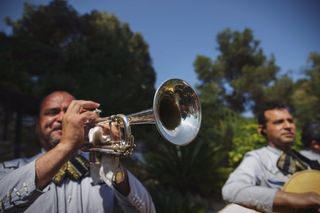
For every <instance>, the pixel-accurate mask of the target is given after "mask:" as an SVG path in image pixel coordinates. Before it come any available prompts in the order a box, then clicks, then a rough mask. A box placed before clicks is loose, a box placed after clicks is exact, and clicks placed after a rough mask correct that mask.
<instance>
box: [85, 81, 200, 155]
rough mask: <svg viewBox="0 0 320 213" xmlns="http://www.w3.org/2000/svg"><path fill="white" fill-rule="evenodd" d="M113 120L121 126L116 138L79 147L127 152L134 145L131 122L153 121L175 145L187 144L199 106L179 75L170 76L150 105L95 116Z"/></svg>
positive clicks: (197, 122)
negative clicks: (124, 113)
mask: <svg viewBox="0 0 320 213" xmlns="http://www.w3.org/2000/svg"><path fill="white" fill-rule="evenodd" d="M113 122H116V123H117V124H118V125H119V126H120V127H121V128H122V134H121V135H122V137H121V139H120V140H113V139H112V138H111V140H110V141H100V142H98V143H94V144H86V145H85V146H84V148H83V151H89V152H102V153H107V154H114V155H118V156H127V155H130V154H131V153H132V151H133V149H134V147H135V144H134V140H133V135H132V134H131V128H130V126H132V125H137V124H155V125H156V126H157V129H158V131H159V133H160V134H161V135H162V136H163V137H164V138H165V139H166V140H168V141H169V142H171V143H173V144H175V145H179V146H182V145H187V144H189V143H190V142H192V141H193V140H194V138H195V137H196V136H197V134H198V132H199V129H200V125H201V106H200V101H199V98H198V96H197V94H196V92H195V91H194V90H193V88H192V87H191V86H190V85H189V84H188V83H187V82H185V81H183V80H180V79H170V80H167V81H165V82H164V83H162V84H161V86H160V87H159V88H158V89H157V91H156V93H155V95H154V99H153V106H152V108H151V109H148V110H144V111H141V112H138V113H134V114H130V115H127V116H125V115H122V114H118V115H112V116H109V117H103V118H99V119H98V123H97V125H99V124H101V123H109V124H110V125H111V123H113Z"/></svg>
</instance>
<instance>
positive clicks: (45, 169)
mask: <svg viewBox="0 0 320 213" xmlns="http://www.w3.org/2000/svg"><path fill="white" fill-rule="evenodd" d="M97 107H99V104H98V103H96V102H93V101H84V100H75V98H74V97H73V96H72V95H71V94H69V93H67V92H65V91H55V92H53V93H51V94H49V95H48V96H47V97H45V98H44V100H43V101H42V103H41V105H40V113H39V120H38V123H37V134H38V136H39V140H40V142H41V145H42V147H43V152H42V153H40V154H38V155H36V156H34V157H33V158H30V159H16V160H13V161H7V162H4V163H2V164H0V212H3V211H11V212H22V211H26V212H114V211H118V210H119V209H122V210H123V211H124V212H155V208H154V204H153V202H152V199H151V197H150V195H149V193H148V192H147V190H146V189H145V188H144V186H143V185H142V184H141V183H140V182H139V181H138V180H137V179H136V178H135V177H134V176H133V175H132V174H131V173H130V172H129V171H127V170H126V169H125V168H124V167H122V166H121V165H116V167H117V168H121V170H122V171H123V172H124V173H123V174H124V176H123V177H121V178H120V179H117V178H115V179H112V183H111V184H109V185H107V184H105V183H104V182H99V183H97V182H96V181H93V179H92V177H91V176H89V163H88V161H87V160H86V159H85V158H84V157H83V156H81V155H79V154H78V153H79V149H80V148H81V147H82V145H83V143H84V137H85V133H84V127H85V126H86V125H87V124H88V122H89V123H90V122H91V123H92V124H94V122H95V120H96V119H97V118H98V115H97V113H96V112H94V111H93V110H94V109H96V108H97ZM109 162H110V163H112V162H113V161H112V160H111V161H109ZM112 166H113V165H111V167H112ZM91 175H93V174H91Z"/></svg>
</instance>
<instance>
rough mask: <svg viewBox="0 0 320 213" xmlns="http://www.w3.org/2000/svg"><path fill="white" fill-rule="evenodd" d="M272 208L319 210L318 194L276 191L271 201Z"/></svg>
mask: <svg viewBox="0 0 320 213" xmlns="http://www.w3.org/2000/svg"><path fill="white" fill-rule="evenodd" d="M273 204H274V210H275V211H279V212H281V210H283V209H287V208H288V207H289V208H294V209H310V208H313V209H317V210H318V212H320V195H319V194H317V193H315V192H307V193H290V192H283V191H278V192H277V194H276V197H275V199H274V201H273Z"/></svg>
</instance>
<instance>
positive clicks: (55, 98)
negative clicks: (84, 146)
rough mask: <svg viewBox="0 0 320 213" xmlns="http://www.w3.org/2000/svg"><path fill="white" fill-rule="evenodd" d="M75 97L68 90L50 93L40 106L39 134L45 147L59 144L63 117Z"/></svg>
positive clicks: (48, 147) (47, 148)
mask: <svg viewBox="0 0 320 213" xmlns="http://www.w3.org/2000/svg"><path fill="white" fill-rule="evenodd" d="M72 100H74V97H73V96H72V95H70V94H69V93H67V92H54V93H51V94H50V95H48V96H47V97H46V98H45V99H44V100H43V102H42V104H41V106H40V114H39V121H38V127H37V130H38V134H39V137H40V142H41V144H42V146H43V148H44V149H46V150H49V149H51V148H53V147H54V146H55V145H57V144H58V143H59V141H60V138H61V135H62V117H63V115H64V113H65V112H66V110H67V108H68V106H69V104H70V103H71V101H72Z"/></svg>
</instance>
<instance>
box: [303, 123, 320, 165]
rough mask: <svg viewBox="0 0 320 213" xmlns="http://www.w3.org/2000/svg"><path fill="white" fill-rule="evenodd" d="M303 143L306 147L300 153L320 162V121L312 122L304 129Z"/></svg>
mask: <svg viewBox="0 0 320 213" xmlns="http://www.w3.org/2000/svg"><path fill="white" fill-rule="evenodd" d="M301 139H302V143H303V145H304V147H305V149H304V150H301V151H300V154H302V155H303V156H305V157H307V158H308V159H310V160H315V161H318V163H319V164H320V123H310V124H307V125H305V126H304V127H303V129H302V138H301Z"/></svg>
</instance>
